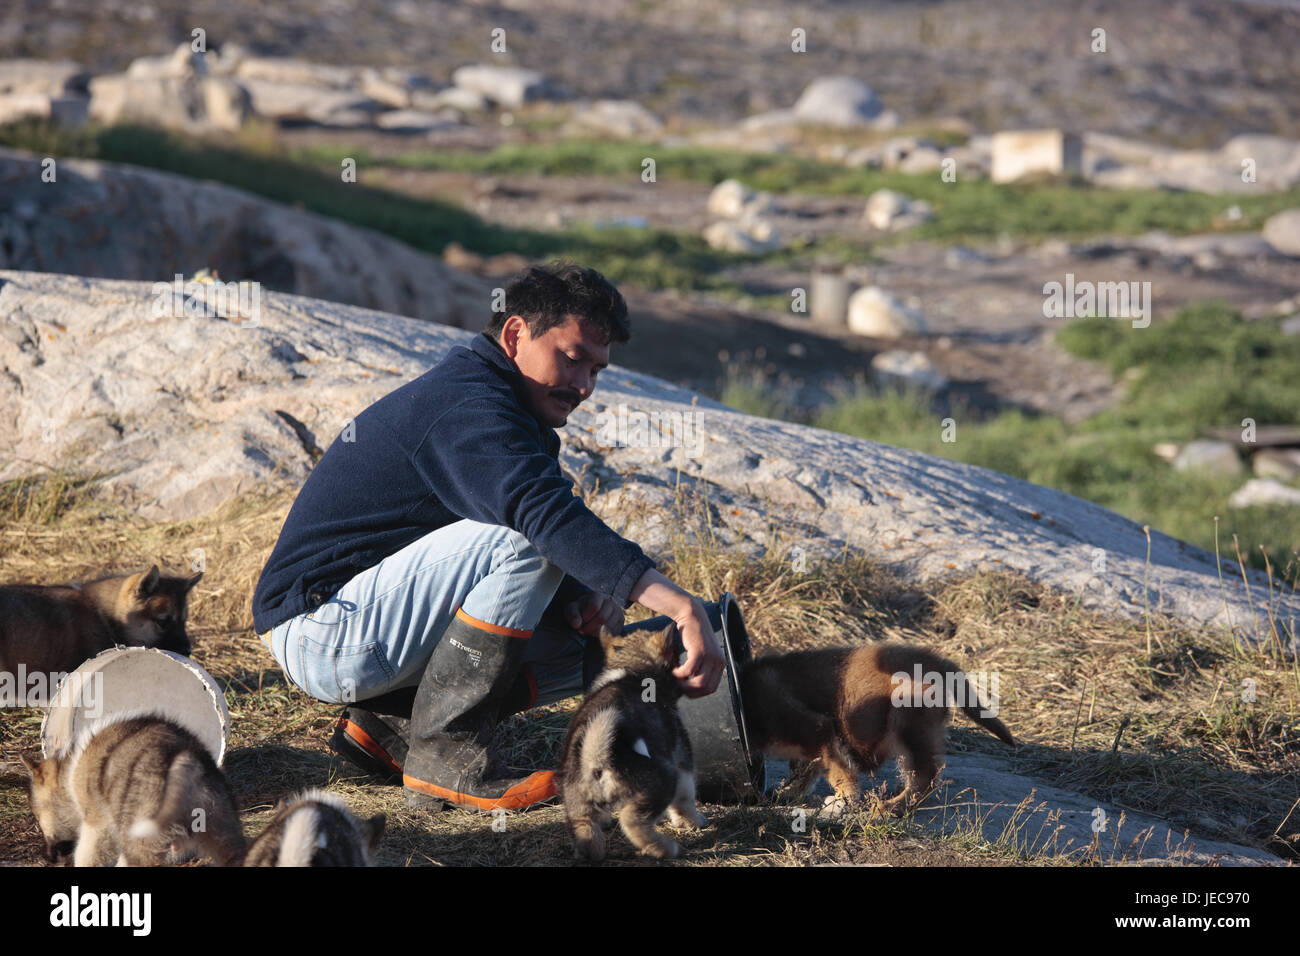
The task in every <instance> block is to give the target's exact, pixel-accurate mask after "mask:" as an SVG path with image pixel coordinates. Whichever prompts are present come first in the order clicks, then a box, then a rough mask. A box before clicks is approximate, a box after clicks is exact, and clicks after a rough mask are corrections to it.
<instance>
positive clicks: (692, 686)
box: [673, 598, 726, 697]
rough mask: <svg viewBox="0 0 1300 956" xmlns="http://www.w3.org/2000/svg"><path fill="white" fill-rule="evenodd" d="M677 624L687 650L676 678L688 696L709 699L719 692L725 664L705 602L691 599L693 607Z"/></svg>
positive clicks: (675, 675) (675, 673)
mask: <svg viewBox="0 0 1300 956" xmlns="http://www.w3.org/2000/svg"><path fill="white" fill-rule="evenodd" d="M676 621H677V630H678V632H679V633H680V634H681V635H682V645H683V646H684V647H685V648H686V660H685V661H684V662H683V663H682V665H681V666H680V667H678V668H677V670H675V671H673V676H674V677H676V678H677V680H678V682H679V683H680V684H681V685H682V693H683V694H685V695H686V696H687V697H706V696H708V695H709V694H712V693H713V692H714V691H715V690H717V689H718V684H719V683H720V682H721V680H722V672H723V670H724V669H725V668H726V661H725V660H723V657H722V648H720V647H719V646H718V639H717V638H716V637H715V636H714V634H713V625H711V624H710V623H709V618H708V615H707V614H706V613H705V611H704V602H703V601H701V600H700V599H699V598H692V599H691V607H690V608H689V609H688V610H687V612H686V613H684V614H683V615H682V616H681V617H679V618H676Z"/></svg>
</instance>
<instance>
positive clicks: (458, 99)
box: [411, 86, 492, 113]
mask: <svg viewBox="0 0 1300 956" xmlns="http://www.w3.org/2000/svg"><path fill="white" fill-rule="evenodd" d="M411 105H412V106H413V107H415V108H416V109H418V110H425V111H426V112H431V113H436V112H437V111H438V110H441V109H453V110H460V112H462V113H479V112H482V111H483V110H485V109H487V108H488V107H490V106H491V105H492V102H491V100H489V99H488V98H487V97H486V96H484V95H483V94H482V93H480V92H478V90H466V89H462V88H461V87H459V86H449V87H447V88H446V89H445V90H438V91H437V92H434V91H431V90H413V91H412V92H411Z"/></svg>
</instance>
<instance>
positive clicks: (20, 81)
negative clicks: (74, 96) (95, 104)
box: [0, 59, 90, 97]
mask: <svg viewBox="0 0 1300 956" xmlns="http://www.w3.org/2000/svg"><path fill="white" fill-rule="evenodd" d="M89 79H90V74H88V73H87V72H86V71H85V70H83V69H82V68H81V66H80V65H79V64H77V63H73V62H72V61H71V60H51V61H47V60H21V59H20V60H0V94H3V93H38V94H43V95H45V96H53V97H58V96H64V95H66V94H68V93H75V92H78V91H84V90H85V88H86V82H87V81H88V80H89Z"/></svg>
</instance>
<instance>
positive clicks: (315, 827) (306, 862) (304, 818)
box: [276, 803, 325, 866]
mask: <svg viewBox="0 0 1300 956" xmlns="http://www.w3.org/2000/svg"><path fill="white" fill-rule="evenodd" d="M324 846H325V837H324V834H323V833H322V830H321V821H320V811H319V810H318V809H317V808H316V806H315V805H314V804H310V803H308V804H306V805H304V806H301V807H299V808H298V809H297V810H294V811H293V812H292V813H291V814H289V818H288V819H287V820H286V821H285V824H284V836H283V838H282V839H281V841H280V855H279V858H278V859H277V861H276V865H277V866H311V865H312V860H313V858H314V857H315V856H316V850H317V849H323V848H324Z"/></svg>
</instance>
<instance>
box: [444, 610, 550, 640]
mask: <svg viewBox="0 0 1300 956" xmlns="http://www.w3.org/2000/svg"><path fill="white" fill-rule="evenodd" d="M456 616H457V617H458V618H460V619H461V620H462V621H464V622H465V623H466V624H468V625H470V627H477V628H478V629H479V630H480V631H487V632H488V633H489V634H500V635H501V636H502V637H525V638H526V637H532V636H533V632H532V631H521V630H518V629H517V628H513V627H502V626H501V625H500V624H489V623H488V622H487V621H480V620H479V619H478V618H476V617H473V616H471V615H469V614H466V613H465V611H464V609H463V608H456Z"/></svg>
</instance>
